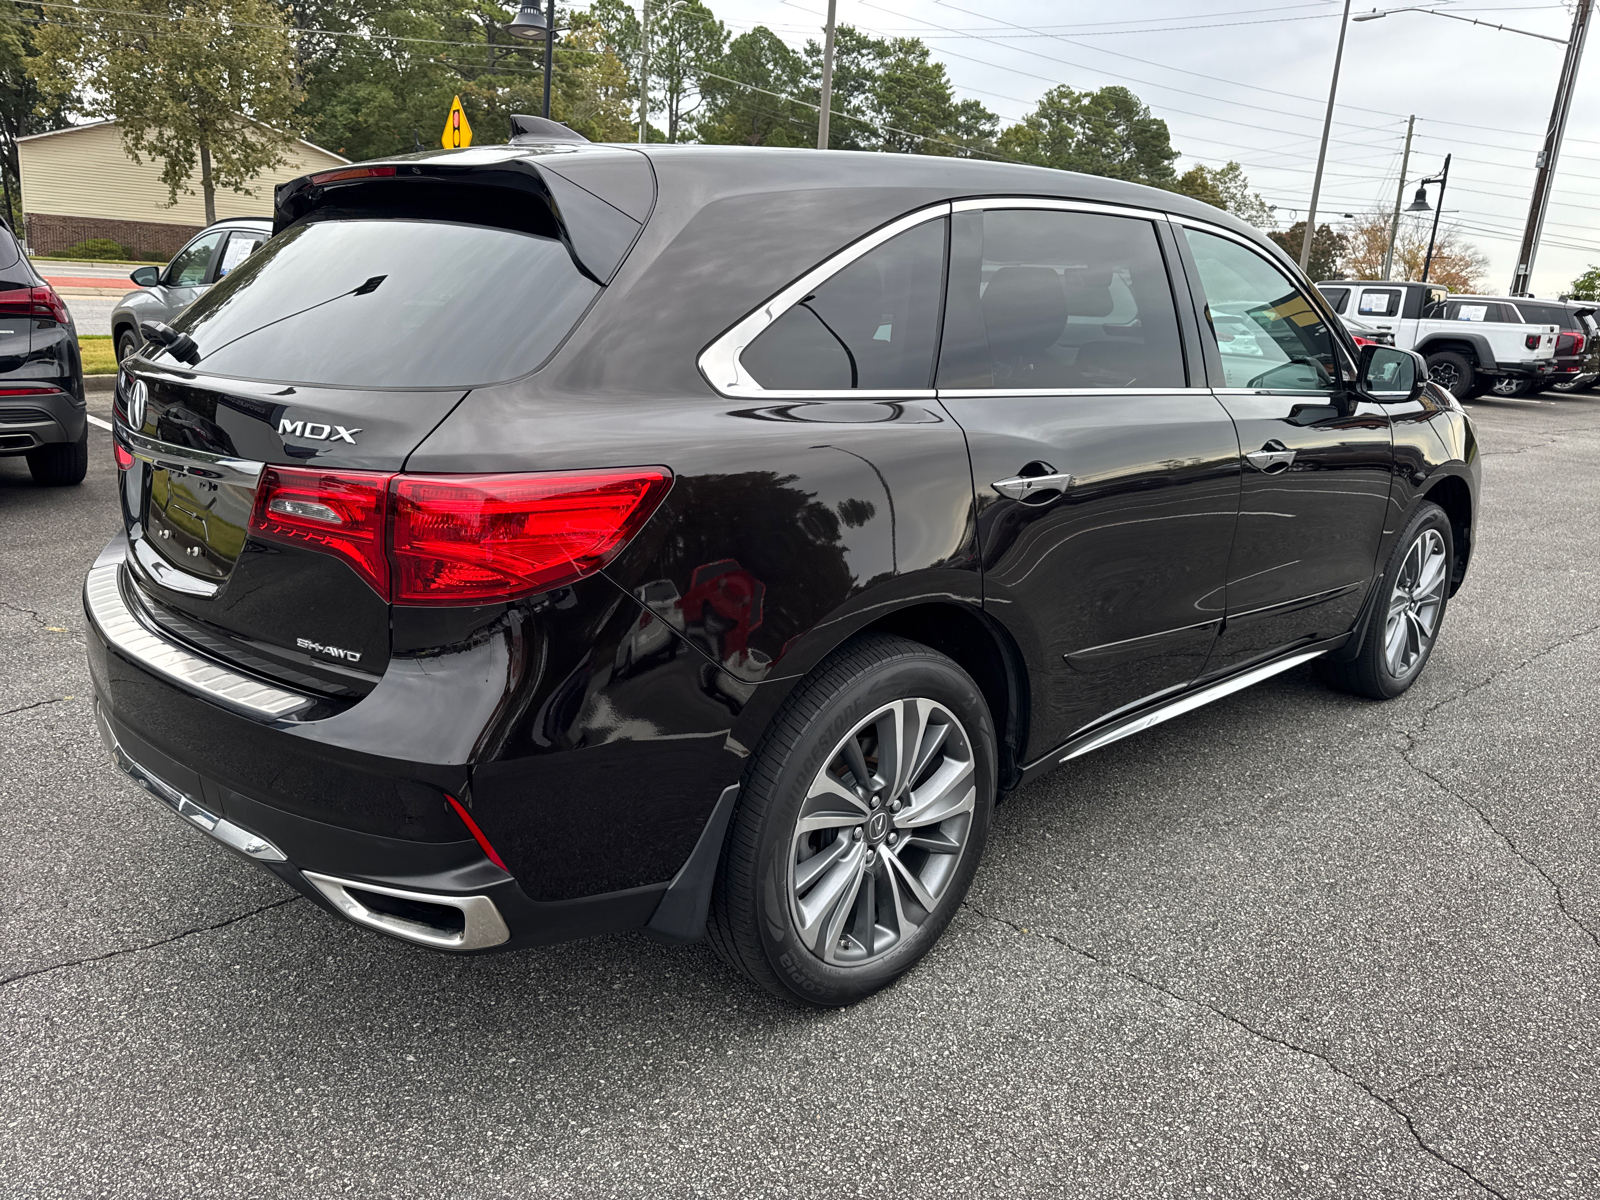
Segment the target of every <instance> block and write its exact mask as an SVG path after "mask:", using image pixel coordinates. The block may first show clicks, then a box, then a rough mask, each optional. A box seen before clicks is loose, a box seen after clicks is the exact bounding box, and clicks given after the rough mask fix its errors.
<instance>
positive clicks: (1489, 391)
mask: <svg viewBox="0 0 1600 1200" xmlns="http://www.w3.org/2000/svg"><path fill="white" fill-rule="evenodd" d="M1537 390H1538V389H1537V387H1536V386H1535V385H1534V381H1533V380H1531V379H1518V378H1517V377H1516V376H1515V375H1496V376H1495V377H1494V378H1493V379H1491V380H1490V381H1489V386H1488V387H1487V388H1485V389H1484V395H1486V396H1499V397H1500V398H1502V399H1514V398H1516V397H1518V396H1526V395H1528V394H1529V393H1531V392H1534V391H1537Z"/></svg>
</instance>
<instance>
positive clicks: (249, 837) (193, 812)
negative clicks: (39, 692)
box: [94, 704, 289, 863]
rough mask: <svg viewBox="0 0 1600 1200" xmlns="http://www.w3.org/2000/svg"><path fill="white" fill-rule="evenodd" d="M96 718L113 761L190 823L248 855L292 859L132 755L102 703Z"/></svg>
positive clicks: (258, 858)
mask: <svg viewBox="0 0 1600 1200" xmlns="http://www.w3.org/2000/svg"><path fill="white" fill-rule="evenodd" d="M94 715H95V719H96V721H97V722H98V723H99V725H100V736H101V738H102V739H104V741H105V744H106V749H108V750H110V751H111V758H112V761H113V762H115V763H116V764H117V766H118V767H120V768H121V769H122V771H123V773H124V774H126V775H127V776H128V778H129V779H131V780H133V781H134V782H135V783H136V784H138V785H139V786H140V787H141V788H143V789H144V790H145V791H146V792H148V793H150V795H152V796H154V797H155V798H156V799H157V800H159V801H161V803H162V804H164V805H166V806H167V807H168V808H170V809H171V810H172V811H173V812H175V813H177V814H178V815H179V816H180V817H182V818H183V819H184V820H185V821H187V822H189V824H191V825H193V826H195V827H196V828H197V829H200V830H201V831H203V832H205V833H209V834H210V835H211V836H212V837H214V838H216V839H217V841H219V842H221V843H222V844H223V845H224V846H228V847H229V848H231V849H234V850H237V851H238V852H239V853H240V854H243V855H245V856H246V857H247V858H253V859H255V860H256V861H257V862H269V863H280V862H288V861H289V856H288V855H286V854H285V853H284V852H283V851H282V850H279V849H278V848H277V847H276V846H274V845H273V844H272V843H271V842H269V841H268V840H267V839H266V838H264V837H262V836H260V835H259V834H255V833H251V832H250V831H249V830H248V829H246V828H244V827H243V826H242V825H235V824H234V823H233V822H232V821H230V820H228V819H227V818H226V817H219V816H217V814H216V813H214V812H212V811H211V810H210V809H208V808H206V807H205V806H204V805H203V804H197V803H196V802H195V801H194V799H193V798H192V797H190V796H188V795H186V794H184V793H183V792H180V791H179V790H178V789H177V788H175V787H173V786H172V785H171V784H170V783H168V782H167V781H166V780H165V779H162V778H161V777H160V776H159V775H155V774H152V773H151V772H150V771H148V770H146V769H145V768H144V767H142V766H140V765H139V764H138V763H136V762H135V761H134V760H133V759H132V758H130V757H129V756H128V752H127V751H126V750H124V749H123V748H122V743H121V742H119V741H117V738H116V735H115V734H113V733H112V732H111V727H110V726H109V725H107V724H106V719H105V717H103V716H102V715H101V713H100V706H99V705H98V704H97V705H95V713H94Z"/></svg>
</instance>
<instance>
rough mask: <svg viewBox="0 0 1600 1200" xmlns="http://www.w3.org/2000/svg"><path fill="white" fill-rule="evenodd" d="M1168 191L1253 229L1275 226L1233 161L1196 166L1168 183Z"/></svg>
mask: <svg viewBox="0 0 1600 1200" xmlns="http://www.w3.org/2000/svg"><path fill="white" fill-rule="evenodd" d="M1171 187H1172V190H1173V191H1175V192H1180V193H1182V194H1183V195H1185V196H1193V197H1194V198H1195V199H1196V200H1200V201H1203V202H1204V203H1206V204H1209V205H1211V206H1212V207H1213V208H1220V209H1221V210H1222V211H1223V212H1226V213H1232V214H1233V215H1234V216H1236V217H1238V218H1239V219H1240V220H1241V221H1248V222H1250V224H1252V225H1254V226H1255V227H1256V228H1257V229H1271V228H1272V227H1273V226H1274V225H1276V224H1277V221H1276V220H1275V219H1274V218H1273V216H1272V207H1271V205H1269V204H1268V203H1267V202H1266V201H1265V200H1263V199H1262V198H1261V197H1260V196H1259V195H1257V194H1256V193H1255V192H1252V191H1251V190H1250V181H1249V180H1248V179H1246V178H1245V175H1244V168H1243V167H1241V166H1240V165H1239V164H1238V163H1236V162H1230V163H1228V164H1227V166H1223V167H1207V166H1202V165H1201V164H1199V163H1196V164H1195V165H1194V166H1192V167H1190V168H1189V169H1188V170H1187V171H1185V172H1184V173H1183V174H1182V175H1180V176H1178V178H1177V179H1175V180H1174V181H1173V182H1172V184H1171Z"/></svg>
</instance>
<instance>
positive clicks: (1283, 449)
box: [1183, 225, 1394, 675]
mask: <svg viewBox="0 0 1600 1200" xmlns="http://www.w3.org/2000/svg"><path fill="white" fill-rule="evenodd" d="M1183 242H1184V247H1185V255H1186V262H1187V264H1188V266H1189V271H1188V276H1189V280H1190V283H1191V285H1192V286H1193V288H1194V291H1195V302H1196V307H1197V308H1198V309H1199V310H1200V311H1201V312H1202V313H1203V314H1204V315H1205V323H1204V324H1205V326H1206V328H1205V330H1204V333H1203V337H1204V345H1205V353H1206V357H1207V361H1208V363H1209V365H1210V374H1211V377H1212V378H1213V380H1215V381H1217V382H1218V383H1219V384H1220V386H1218V387H1217V388H1216V389H1215V393H1216V396H1217V398H1218V399H1219V400H1220V402H1221V403H1222V405H1223V406H1224V407H1225V408H1226V409H1227V411H1228V412H1229V414H1231V415H1232V417H1233V421H1234V424H1235V425H1236V426H1237V427H1238V431H1239V445H1240V447H1241V449H1242V450H1243V456H1242V457H1243V460H1244V464H1245V470H1244V473H1243V485H1242V491H1241V496H1240V504H1239V524H1238V532H1237V533H1236V534H1235V536H1234V539H1233V552H1232V557H1231V559H1230V561H1229V564H1228V572H1227V587H1228V603H1227V616H1228V620H1227V625H1226V627H1225V629H1224V631H1223V633H1222V635H1221V637H1219V638H1218V640H1217V647H1216V650H1215V652H1214V653H1213V655H1212V658H1211V662H1210V663H1209V664H1208V666H1207V668H1206V671H1207V674H1208V675H1210V674H1213V673H1216V672H1220V671H1227V670H1231V669H1233V668H1236V667H1241V666H1244V665H1245V664H1247V663H1249V662H1251V661H1253V660H1256V659H1260V658H1266V657H1270V656H1272V655H1275V654H1277V653H1279V652H1281V651H1284V650H1287V649H1289V648H1291V647H1293V646H1297V645H1306V644H1310V643H1312V642H1316V641H1320V640H1322V639H1324V638H1331V637H1335V636H1337V635H1338V634H1341V633H1343V632H1345V631H1346V630H1348V629H1349V628H1350V626H1351V625H1352V624H1353V623H1354V621H1355V619H1356V615H1357V613H1358V612H1359V611H1360V608H1361V604H1362V601H1363V600H1364V598H1365V596H1366V591H1367V585H1368V583H1369V582H1370V580H1371V578H1372V574H1373V571H1374V569H1375V560H1376V558H1377V552H1378V545H1379V541H1380V540H1381V538H1382V536H1383V529H1384V521H1385V518H1386V516H1387V515H1388V504H1389V480H1390V474H1391V471H1392V469H1393V462H1394V449H1393V444H1392V433H1391V429H1390V424H1389V416H1388V414H1387V412H1385V410H1384V408H1383V406H1382V405H1379V404H1375V403H1373V402H1371V401H1370V400H1367V399H1365V398H1364V397H1363V396H1362V395H1361V394H1360V393H1359V392H1358V391H1357V390H1356V389H1355V388H1354V387H1353V386H1351V381H1352V380H1354V378H1355V367H1354V364H1353V363H1352V362H1351V360H1350V357H1349V355H1348V354H1347V353H1346V351H1345V349H1344V346H1343V343H1342V342H1341V340H1340V339H1339V338H1338V337H1337V336H1336V335H1335V333H1334V330H1333V320H1332V318H1331V317H1329V316H1327V315H1325V314H1326V309H1325V308H1324V307H1323V306H1322V305H1321V304H1319V303H1316V302H1315V301H1314V300H1313V294H1312V292H1311V290H1310V289H1305V288H1302V287H1301V286H1300V285H1299V284H1297V283H1295V282H1294V281H1292V280H1291V279H1290V278H1289V276H1288V275H1287V274H1286V273H1285V272H1284V271H1283V270H1281V269H1280V268H1279V267H1278V265H1277V264H1276V263H1274V262H1272V261H1271V260H1270V259H1269V258H1268V257H1267V256H1266V255H1265V254H1264V253H1262V252H1261V251H1259V250H1257V249H1256V248H1254V247H1252V246H1250V245H1249V244H1248V243H1247V242H1246V241H1245V240H1244V239H1242V238H1238V237H1236V236H1235V235H1233V234H1229V233H1225V232H1223V231H1221V230H1212V229H1208V228H1198V227H1191V226H1188V225H1184V226H1183Z"/></svg>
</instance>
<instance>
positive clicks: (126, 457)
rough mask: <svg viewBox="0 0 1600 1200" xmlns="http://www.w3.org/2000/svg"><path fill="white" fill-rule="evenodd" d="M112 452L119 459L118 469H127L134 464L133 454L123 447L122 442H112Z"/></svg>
mask: <svg viewBox="0 0 1600 1200" xmlns="http://www.w3.org/2000/svg"><path fill="white" fill-rule="evenodd" d="M111 453H112V455H113V456H114V457H115V458H116V460H117V470H119V471H126V470H127V469H128V468H129V467H131V466H133V455H131V454H129V453H128V451H127V450H125V449H123V446H122V443H121V442H112V443H111Z"/></svg>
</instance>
